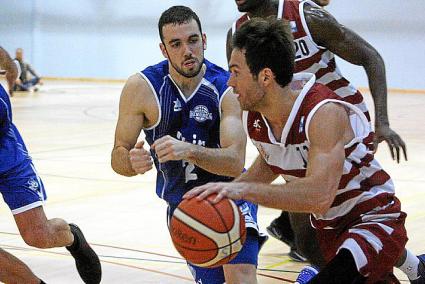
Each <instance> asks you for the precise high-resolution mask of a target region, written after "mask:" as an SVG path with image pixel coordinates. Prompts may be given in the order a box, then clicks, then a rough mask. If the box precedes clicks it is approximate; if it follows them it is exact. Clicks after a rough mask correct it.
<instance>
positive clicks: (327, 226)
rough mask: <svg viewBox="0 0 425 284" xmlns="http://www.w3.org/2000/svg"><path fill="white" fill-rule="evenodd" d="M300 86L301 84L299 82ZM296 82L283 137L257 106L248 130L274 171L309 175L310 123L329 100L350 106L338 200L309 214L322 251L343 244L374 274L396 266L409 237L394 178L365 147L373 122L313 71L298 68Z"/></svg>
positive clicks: (288, 176) (328, 255)
mask: <svg viewBox="0 0 425 284" xmlns="http://www.w3.org/2000/svg"><path fill="white" fill-rule="evenodd" d="M296 86H301V87H296ZM292 88H293V89H294V88H297V89H300V90H301V92H300V94H299V96H298V98H297V99H296V101H295V103H294V106H293V108H292V110H291V113H290V115H289V118H288V120H287V122H286V124H285V126H284V128H283V131H282V136H281V139H280V141H276V139H275V137H274V135H273V133H272V131H271V128H270V127H269V125H268V123H267V120H266V119H265V118H264V117H263V116H262V115H261V114H260V113H258V112H246V111H245V112H244V114H243V122H244V127H245V130H246V131H247V134H248V136H249V137H250V139H251V140H252V142H253V143H254V145H255V146H256V147H257V149H258V151H259V153H260V155H261V156H262V157H263V159H264V160H265V162H266V163H267V164H268V165H269V166H270V168H271V169H272V171H273V172H274V173H276V174H280V175H281V176H282V177H283V178H284V179H285V180H286V181H287V182H291V181H292V180H294V179H296V178H302V177H305V175H306V169H307V165H308V153H309V148H310V141H309V137H308V129H309V123H310V121H311V119H312V117H313V116H314V114H315V113H316V111H317V110H318V109H319V108H320V107H321V106H323V105H324V104H326V103H338V104H342V105H344V106H345V108H346V109H347V111H348V112H349V117H350V123H351V126H352V128H353V131H354V134H355V137H354V138H353V139H352V140H351V141H350V142H349V143H347V144H346V145H345V161H344V168H343V174H342V177H341V180H340V183H339V187H338V190H337V193H336V197H335V200H334V201H333V203H332V205H331V208H330V209H329V210H328V211H327V212H326V214H324V215H318V214H311V217H310V219H311V223H312V225H313V226H314V227H315V228H316V229H317V231H318V238H319V242H320V246H321V249H322V252H323V254H324V257H325V259H326V260H327V261H329V260H330V259H332V258H333V257H334V256H335V255H336V254H337V252H338V250H339V249H341V248H347V249H349V250H350V251H351V252H352V254H353V256H354V259H355V261H356V265H357V268H358V270H359V272H360V273H361V274H363V275H365V276H369V277H370V279H371V280H373V279H375V280H380V279H383V278H384V276H385V274H388V273H389V272H391V271H392V267H393V265H394V264H395V262H396V260H397V259H398V257H399V256H400V255H401V253H402V252H403V250H404V245H405V244H406V242H407V236H406V231H405V228H404V220H405V217H406V214H405V213H404V212H402V211H400V202H399V200H398V199H397V198H396V197H395V196H394V184H393V181H392V180H391V178H390V176H389V175H388V174H387V173H386V172H385V171H384V170H383V169H382V167H381V166H380V164H379V163H378V161H376V160H375V159H374V156H373V153H372V152H371V151H370V150H369V149H368V148H367V147H366V145H365V139H366V140H367V137H368V136H369V135H370V132H371V129H370V124H369V122H368V121H367V119H366V117H365V116H364V114H363V112H362V111H361V110H360V109H358V108H357V107H355V106H353V105H351V104H349V103H347V102H345V101H343V100H341V98H340V97H338V96H337V95H336V94H335V93H334V92H332V91H331V90H330V89H329V88H327V87H326V86H324V85H322V84H316V83H315V76H314V75H313V74H309V73H299V74H296V75H295V76H294V80H293V82H292Z"/></svg>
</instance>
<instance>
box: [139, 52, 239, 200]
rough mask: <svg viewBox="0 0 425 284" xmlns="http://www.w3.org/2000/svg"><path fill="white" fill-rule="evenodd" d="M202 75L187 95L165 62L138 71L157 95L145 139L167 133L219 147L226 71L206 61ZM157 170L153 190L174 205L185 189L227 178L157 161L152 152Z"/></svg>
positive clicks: (181, 163) (189, 165) (182, 164)
mask: <svg viewBox="0 0 425 284" xmlns="http://www.w3.org/2000/svg"><path fill="white" fill-rule="evenodd" d="M204 64H205V65H206V72H205V75H204V77H203V79H202V81H201V82H200V84H199V86H198V88H197V89H196V90H195V91H194V92H193V94H192V95H191V96H190V97H189V98H185V96H184V95H183V94H182V93H181V91H180V90H179V89H178V87H177V86H176V84H175V83H174V82H173V79H172V78H171V76H170V74H169V72H168V61H167V60H165V61H162V62H160V63H159V64H157V65H153V66H149V67H147V68H146V69H144V70H143V71H141V72H140V74H141V75H142V76H143V78H144V79H145V80H146V81H147V82H148V83H149V85H150V87H151V89H152V91H153V93H154V94H155V96H156V99H157V103H158V108H159V110H160V111H159V113H160V116H159V120H158V122H157V123H156V124H155V125H154V126H153V127H151V128H147V129H144V132H145V134H146V141H147V142H148V143H149V145H151V144H152V143H153V142H154V141H155V140H156V139H158V138H161V137H163V136H165V135H170V136H172V137H174V138H177V139H179V140H183V141H186V142H189V143H193V144H197V145H201V146H204V147H208V148H220V113H221V101H222V99H223V95H224V93H225V92H226V90H227V89H228V87H227V80H228V79H229V73H228V72H227V71H225V70H224V69H222V68H220V67H218V66H217V65H214V64H212V63H210V62H208V61H207V60H205V61H204ZM151 152H152V157H153V159H154V163H155V167H156V169H157V179H156V192H157V194H158V196H159V197H160V198H163V199H164V200H166V201H167V202H168V203H169V204H170V205H177V204H179V203H180V201H181V200H182V196H183V194H184V193H185V192H187V191H188V190H190V189H191V188H193V187H195V186H199V185H202V184H205V183H208V182H213V181H230V180H231V178H230V177H224V176H219V175H215V174H212V173H209V172H207V171H205V170H203V169H201V168H199V167H197V166H195V165H194V164H192V163H189V162H187V161H169V162H166V163H159V162H158V159H157V157H156V155H155V152H154V151H152V150H151Z"/></svg>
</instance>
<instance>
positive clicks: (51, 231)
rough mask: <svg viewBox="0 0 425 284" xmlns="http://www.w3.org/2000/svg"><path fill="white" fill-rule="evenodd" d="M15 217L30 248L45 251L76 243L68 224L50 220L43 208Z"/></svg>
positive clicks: (61, 220) (56, 219) (58, 220)
mask: <svg viewBox="0 0 425 284" xmlns="http://www.w3.org/2000/svg"><path fill="white" fill-rule="evenodd" d="M13 216H14V218H15V221H16V225H17V226H18V229H19V232H20V233H21V236H22V238H23V239H24V241H25V242H26V243H27V244H28V245H30V246H33V247H37V248H42V249H44V248H53V247H64V246H70V245H72V243H73V242H74V236H73V234H72V233H71V229H70V227H69V225H68V223H67V222H65V220H63V219H59V218H54V219H50V220H48V219H47V217H46V214H45V213H44V210H43V207H41V206H39V207H36V208H33V209H30V210H28V211H24V212H22V213H18V214H15V215H13Z"/></svg>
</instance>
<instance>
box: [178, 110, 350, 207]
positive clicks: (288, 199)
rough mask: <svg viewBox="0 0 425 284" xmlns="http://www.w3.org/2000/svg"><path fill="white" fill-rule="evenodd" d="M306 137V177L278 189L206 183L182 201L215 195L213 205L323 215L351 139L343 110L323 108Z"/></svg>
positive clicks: (193, 190)
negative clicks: (244, 203)
mask: <svg viewBox="0 0 425 284" xmlns="http://www.w3.org/2000/svg"><path fill="white" fill-rule="evenodd" d="M324 121H325V122H326V123H323V122H324ZM309 134H310V135H309V136H310V142H311V144H310V151H309V159H308V166H307V173H306V177H304V178H299V179H296V180H293V181H291V182H288V183H286V184H279V185H269V184H264V183H249V182H243V183H238V182H232V183H209V184H206V185H203V186H200V187H196V188H194V189H192V190H191V191H189V192H188V193H187V194H185V196H184V198H191V197H193V196H196V195H199V196H198V197H197V198H199V199H203V198H205V197H207V196H208V195H210V194H211V193H218V195H217V197H216V199H215V201H216V202H217V201H219V200H220V199H221V198H223V197H224V196H227V197H229V198H232V199H236V200H238V199H244V200H248V201H251V202H254V203H258V204H261V205H263V206H266V207H271V208H277V209H282V210H284V211H290V212H309V213H316V214H324V213H326V212H327V211H328V210H329V208H330V206H331V205H332V202H333V200H334V199H335V196H336V191H337V189H338V184H339V180H340V179H341V176H342V170H343V163H344V159H345V152H344V144H345V143H346V142H348V141H349V140H351V139H352V137H353V133H352V130H351V128H350V126H349V121H348V115H347V113H346V111H345V109H344V108H343V107H341V106H336V105H335V104H327V105H324V106H322V107H321V108H320V109H319V110H318V111H317V113H316V114H315V115H314V117H313V119H312V120H311V124H310V131H309Z"/></svg>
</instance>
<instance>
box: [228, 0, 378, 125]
mask: <svg viewBox="0 0 425 284" xmlns="http://www.w3.org/2000/svg"><path fill="white" fill-rule="evenodd" d="M306 4H307V5H312V6H317V7H319V6H318V5H317V4H315V3H314V2H312V1H300V0H280V1H279V8H278V13H277V18H278V19H282V18H283V19H285V20H288V21H289V23H290V26H291V29H292V35H293V37H294V43H295V51H296V53H295V73H299V72H308V73H313V74H315V75H316V78H317V82H318V83H321V84H323V85H326V86H327V87H329V89H331V90H332V91H334V92H335V93H336V94H337V95H338V96H340V97H341V98H342V99H343V100H344V101H346V102H349V103H351V104H354V105H355V106H357V107H358V108H359V109H361V110H362V112H363V113H364V114H365V115H366V117H367V119H368V120H369V121H370V116H369V112H368V109H367V107H366V103H365V102H364V99H363V96H362V94H361V93H360V92H359V91H358V90H357V89H356V88H355V87H354V86H353V85H352V84H351V83H350V82H349V81H348V80H347V79H345V78H344V77H343V76H342V74H341V72H340V70H339V69H338V67H337V66H336V63H335V55H334V54H333V53H332V52H330V51H329V50H328V49H326V48H325V47H322V46H319V45H318V44H317V43H315V42H314V40H313V37H312V36H311V34H310V31H309V29H308V26H307V23H306V20H305V17H304V7H305V5H306ZM247 20H249V17H248V15H247V14H244V15H243V16H241V17H240V18H239V19H238V20H237V21H235V22H234V23H233V26H232V32H233V33H234V32H235V31H236V30H237V29H238V28H239V27H240V26H241V25H242V24H243V23H244V22H245V21H247Z"/></svg>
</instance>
